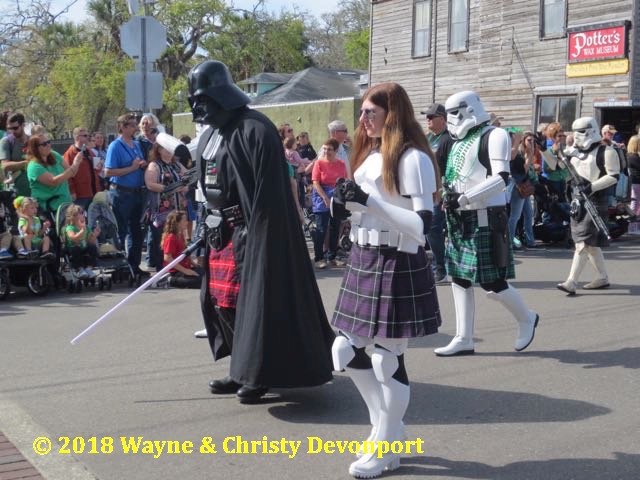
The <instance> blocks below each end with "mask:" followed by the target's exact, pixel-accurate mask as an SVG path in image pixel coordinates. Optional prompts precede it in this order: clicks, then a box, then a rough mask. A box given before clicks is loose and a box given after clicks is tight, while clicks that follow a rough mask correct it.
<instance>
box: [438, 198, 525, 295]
mask: <svg viewBox="0 0 640 480" xmlns="http://www.w3.org/2000/svg"><path fill="white" fill-rule="evenodd" d="M493 208H505V207H493ZM445 215H446V219H447V232H448V237H449V239H448V241H447V247H446V268H447V274H449V275H450V276H451V277H452V278H462V279H465V280H469V281H471V282H474V283H490V282H495V281H496V280H507V279H509V278H514V277H515V269H514V267H513V251H512V250H511V242H510V241H509V242H508V244H509V262H508V266H507V267H506V268H499V267H496V266H495V263H494V260H493V239H492V235H491V229H490V228H489V227H479V226H478V215H477V213H476V211H474V210H471V211H460V210H457V211H453V212H450V211H449V210H446V211H445ZM504 218H505V219H506V221H508V216H506V215H504ZM504 228H508V227H507V225H506V224H505V225H504Z"/></svg>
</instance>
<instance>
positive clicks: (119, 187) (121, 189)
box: [111, 183, 145, 193]
mask: <svg viewBox="0 0 640 480" xmlns="http://www.w3.org/2000/svg"><path fill="white" fill-rule="evenodd" d="M111 189H112V190H118V191H119V192H127V193H139V192H141V191H143V190H144V189H145V187H126V186H124V185H118V184H117V183H112V184H111Z"/></svg>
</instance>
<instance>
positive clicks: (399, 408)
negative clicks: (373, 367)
mask: <svg viewBox="0 0 640 480" xmlns="http://www.w3.org/2000/svg"><path fill="white" fill-rule="evenodd" d="M381 386H382V393H383V405H382V409H381V410H380V414H379V418H378V424H377V426H376V434H375V436H374V438H373V441H374V442H382V441H387V442H389V445H391V443H392V442H394V441H397V440H402V438H403V435H404V424H403V423H402V418H403V417H404V414H405V412H406V411H407V407H408V406H409V394H410V388H409V385H405V384H403V383H400V382H398V381H397V380H395V379H394V378H390V379H389V380H388V381H386V382H384V383H382V384H381ZM376 445H377V444H376ZM399 466H400V455H399V454H397V453H392V452H389V453H385V454H383V455H382V456H381V457H380V458H379V457H378V450H377V448H374V451H373V452H372V453H367V454H366V455H364V456H363V457H362V458H360V460H357V461H355V462H353V463H352V464H351V465H350V466H349V473H350V474H351V475H353V476H354V477H356V478H375V477H377V476H379V475H381V474H382V472H384V471H385V470H395V469H396V468H398V467H399Z"/></svg>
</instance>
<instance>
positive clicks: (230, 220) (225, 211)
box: [208, 205, 245, 228]
mask: <svg viewBox="0 0 640 480" xmlns="http://www.w3.org/2000/svg"><path fill="white" fill-rule="evenodd" d="M208 213H209V215H210V216H213V217H216V218H220V219H222V220H223V221H224V222H225V223H227V225H229V226H230V227H234V228H236V227H241V226H243V225H244V224H245V219H244V215H243V214H242V209H241V208H240V205H233V206H232V207H227V208H221V209H212V210H209V212H208ZM209 215H208V216H209Z"/></svg>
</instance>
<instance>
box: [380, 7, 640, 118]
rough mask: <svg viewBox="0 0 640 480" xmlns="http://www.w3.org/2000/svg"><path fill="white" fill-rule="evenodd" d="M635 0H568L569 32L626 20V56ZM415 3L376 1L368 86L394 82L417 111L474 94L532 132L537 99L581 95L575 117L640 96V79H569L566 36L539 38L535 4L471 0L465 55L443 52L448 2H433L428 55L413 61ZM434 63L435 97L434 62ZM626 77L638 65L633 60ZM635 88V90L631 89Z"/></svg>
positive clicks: (633, 45)
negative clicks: (596, 102) (604, 102)
mask: <svg viewBox="0 0 640 480" xmlns="http://www.w3.org/2000/svg"><path fill="white" fill-rule="evenodd" d="M636 2H637V0H611V1H609V2H607V4H606V6H605V5H604V4H603V2H602V1H601V0H569V2H568V19H569V20H568V22H567V27H573V26H578V25H584V24H595V23H603V22H610V21H620V20H630V21H632V25H631V34H630V56H629V58H630V59H633V58H634V57H633V56H632V55H634V54H635V55H637V52H638V50H639V47H640V40H639V39H638V38H636V35H634V33H633V31H634V29H635V25H636V23H635V21H636V17H637V15H638V13H637V12H634V8H633V6H634V4H635V3H636ZM412 15H413V0H382V1H378V2H375V3H374V4H373V15H372V31H371V55H370V59H371V77H370V78H371V84H372V85H373V84H376V83H380V82H384V81H395V82H398V83H400V84H401V85H402V86H403V87H405V88H406V89H407V91H408V93H409V95H410V97H411V99H412V101H413V105H414V107H415V110H416V112H419V111H420V110H421V109H423V108H424V107H425V106H426V105H427V104H429V103H431V102H433V101H436V102H440V103H444V101H445V100H446V98H447V97H448V96H449V95H451V94H453V93H455V92H458V91H461V90H467V89H470V90H475V91H476V92H477V93H478V94H479V95H480V97H481V98H482V100H483V102H484V103H485V106H486V108H487V110H488V111H492V112H496V113H498V114H500V115H502V116H504V117H505V124H507V125H513V126H521V127H525V128H529V127H530V126H531V125H532V123H533V121H534V115H535V111H534V109H535V97H536V94H541V93H543V92H545V93H546V94H563V93H566V94H573V93H578V94H579V97H578V98H579V100H581V104H580V105H579V111H578V114H579V115H591V114H593V99H594V98H610V97H629V98H632V99H640V89H639V88H638V87H640V82H639V83H636V82H633V83H632V84H631V83H630V77H631V75H603V76H596V77H580V78H567V76H566V71H565V66H566V63H567V62H566V58H567V37H566V36H564V37H562V38H554V39H544V40H541V39H540V38H539V35H540V34H539V31H540V3H539V1H537V0H533V1H532V0H512V1H509V0H502V1H501V0H471V2H470V20H469V50H468V51H466V52H458V53H449V52H448V46H447V44H448V15H449V1H448V0H434V1H433V21H432V26H433V28H432V30H433V31H432V45H431V55H430V56H429V57H420V58H412V56H411V48H412V35H413V31H412V28H413V18H412ZM434 56H435V62H436V77H435V98H433V97H432V93H433V82H432V78H433V77H432V75H433V63H434ZM631 63H632V65H631V69H630V72H633V70H632V69H633V67H634V65H635V64H636V62H633V61H632V62H631ZM632 85H633V91H630V89H631V86H632Z"/></svg>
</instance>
